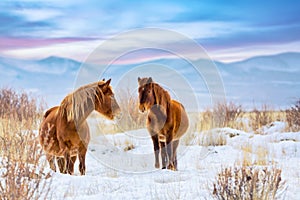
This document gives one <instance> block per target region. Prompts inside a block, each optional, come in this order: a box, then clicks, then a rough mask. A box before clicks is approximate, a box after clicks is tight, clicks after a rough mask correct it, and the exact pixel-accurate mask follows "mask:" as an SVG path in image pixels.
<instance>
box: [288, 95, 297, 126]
mask: <svg viewBox="0 0 300 200" xmlns="http://www.w3.org/2000/svg"><path fill="white" fill-rule="evenodd" d="M286 121H287V123H288V127H289V129H290V130H291V131H300V99H299V100H298V101H297V102H296V103H295V105H294V106H292V107H291V108H290V109H288V110H286Z"/></svg>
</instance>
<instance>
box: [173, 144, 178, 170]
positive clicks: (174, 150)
mask: <svg viewBox="0 0 300 200" xmlns="http://www.w3.org/2000/svg"><path fill="white" fill-rule="evenodd" d="M178 145H179V140H176V141H173V165H174V170H175V171H177V147H178Z"/></svg>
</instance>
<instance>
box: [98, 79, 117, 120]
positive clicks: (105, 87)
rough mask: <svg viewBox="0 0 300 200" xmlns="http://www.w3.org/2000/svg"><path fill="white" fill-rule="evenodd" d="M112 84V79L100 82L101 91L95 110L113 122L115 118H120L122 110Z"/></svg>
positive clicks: (99, 91)
mask: <svg viewBox="0 0 300 200" xmlns="http://www.w3.org/2000/svg"><path fill="white" fill-rule="evenodd" d="M110 82H111V79H109V80H107V81H106V82H105V81H104V79H103V80H102V81H99V82H98V87H99V90H98V92H97V94H96V95H97V97H96V101H95V110H96V111H98V112H99V113H101V114H102V115H104V116H105V117H107V118H108V119H111V120H112V119H114V118H115V117H117V118H119V117H120V113H121V110H120V106H119V105H118V103H117V101H116V99H115V96H114V93H113V90H112V87H111V86H110Z"/></svg>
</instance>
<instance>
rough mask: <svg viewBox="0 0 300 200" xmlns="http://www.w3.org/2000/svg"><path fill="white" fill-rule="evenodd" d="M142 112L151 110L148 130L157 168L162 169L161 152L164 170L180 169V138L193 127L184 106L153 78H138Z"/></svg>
mask: <svg viewBox="0 0 300 200" xmlns="http://www.w3.org/2000/svg"><path fill="white" fill-rule="evenodd" d="M138 84H139V89H138V92H139V110H140V111H141V112H145V111H149V112H148V118H147V129H148V131H149V133H150V135H151V138H152V141H153V146H154V155H155V167H156V168H159V167H160V165H159V153H161V160H162V169H166V167H167V168H168V169H171V170H177V152H176V151H177V147H178V144H179V139H180V137H181V136H182V135H183V134H184V133H185V132H186V130H187V128H188V126H189V120H188V116H187V114H186V112H185V109H184V107H183V105H182V104H181V103H179V102H177V101H175V100H172V99H171V97H170V95H169V93H168V92H167V91H166V90H164V89H163V88H162V87H161V86H160V85H159V84H157V83H154V82H153V81H152V78H151V77H150V78H138Z"/></svg>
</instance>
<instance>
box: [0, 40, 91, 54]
mask: <svg viewBox="0 0 300 200" xmlns="http://www.w3.org/2000/svg"><path fill="white" fill-rule="evenodd" d="M88 40H94V38H12V37H8V38H3V37H0V44H1V46H0V51H5V50H13V49H20V48H36V47H43V46H50V45H55V44H62V43H71V42H79V41H88Z"/></svg>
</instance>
